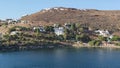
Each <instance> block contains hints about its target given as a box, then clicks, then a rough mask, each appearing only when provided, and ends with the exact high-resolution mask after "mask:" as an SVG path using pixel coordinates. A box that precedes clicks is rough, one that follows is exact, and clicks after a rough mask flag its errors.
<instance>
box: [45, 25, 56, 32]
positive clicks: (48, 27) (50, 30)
mask: <svg viewBox="0 0 120 68" xmlns="http://www.w3.org/2000/svg"><path fill="white" fill-rule="evenodd" d="M45 31H47V32H54V27H52V26H45Z"/></svg>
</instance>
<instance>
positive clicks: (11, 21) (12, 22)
mask: <svg viewBox="0 0 120 68" xmlns="http://www.w3.org/2000/svg"><path fill="white" fill-rule="evenodd" d="M0 23H7V24H16V23H24V24H26V23H29V21H27V20H14V19H6V20H0Z"/></svg>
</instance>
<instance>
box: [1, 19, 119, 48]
mask: <svg viewBox="0 0 120 68" xmlns="http://www.w3.org/2000/svg"><path fill="white" fill-rule="evenodd" d="M0 22H1V25H0V30H1V31H0V44H1V47H4V48H5V47H6V46H9V47H8V49H9V48H12V47H14V46H16V47H18V48H43V47H48V48H53V47H68V46H72V45H73V44H75V43H77V44H79V45H82V46H83V44H86V45H89V46H107V45H110V44H111V45H114V46H120V42H119V41H120V36H118V35H115V34H114V33H113V32H110V31H108V30H107V29H94V30H93V29H91V28H90V27H89V26H86V25H84V24H79V23H65V24H64V25H63V24H53V25H47V26H42V25H38V26H32V25H30V22H29V21H21V20H13V19H6V20H5V21H2V20H1V21H0ZM20 24H21V25H20ZM25 25H29V26H25ZM3 27H4V28H3ZM2 28H3V29H2ZM4 29H7V31H5V30H4ZM2 30H3V31H2ZM4 31H5V32H4ZM50 44H51V45H50ZM54 44H58V46H57V45H56V46H54ZM86 45H84V46H86ZM77 46H78V45H77ZM6 48H7V47H6Z"/></svg>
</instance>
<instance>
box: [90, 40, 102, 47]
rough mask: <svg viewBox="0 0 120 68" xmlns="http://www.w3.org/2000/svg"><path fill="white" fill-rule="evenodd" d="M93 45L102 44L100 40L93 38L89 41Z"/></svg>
mask: <svg viewBox="0 0 120 68" xmlns="http://www.w3.org/2000/svg"><path fill="white" fill-rule="evenodd" d="M88 43H89V45H91V46H99V45H100V44H101V41H100V40H92V41H89V42H88Z"/></svg>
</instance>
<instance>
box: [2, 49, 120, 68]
mask: <svg viewBox="0 0 120 68" xmlns="http://www.w3.org/2000/svg"><path fill="white" fill-rule="evenodd" d="M0 68H120V49H110V48H104V49H102V48H79V49H72V48H71V49H41V50H34V51H19V52H1V53H0Z"/></svg>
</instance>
